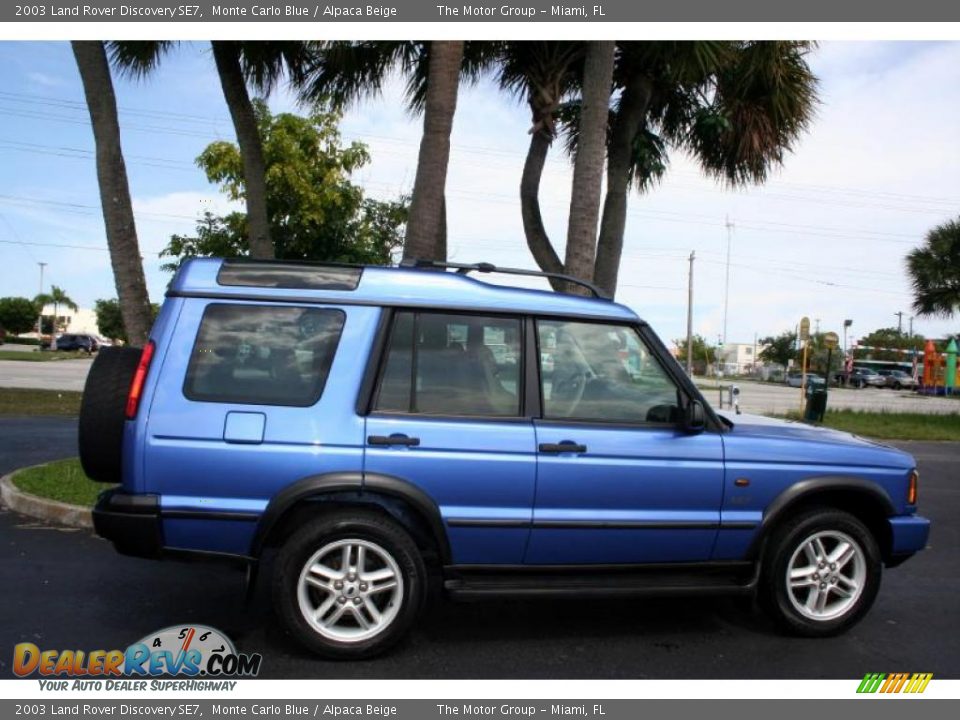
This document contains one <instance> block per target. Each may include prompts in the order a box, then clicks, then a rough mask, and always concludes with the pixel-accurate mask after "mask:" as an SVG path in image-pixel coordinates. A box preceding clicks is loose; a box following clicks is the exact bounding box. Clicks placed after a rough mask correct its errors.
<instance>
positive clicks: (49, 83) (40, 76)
mask: <svg viewBox="0 0 960 720" xmlns="http://www.w3.org/2000/svg"><path fill="white" fill-rule="evenodd" d="M27 79H29V80H30V82H32V83H34V84H36V85H42V86H43V87H59V86H61V85H63V84H64V83H63V79H62V78H59V77H57V76H55V75H48V74H47V73H42V72H36V71H31V72H28V73H27Z"/></svg>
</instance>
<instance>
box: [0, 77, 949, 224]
mask: <svg viewBox="0 0 960 720" xmlns="http://www.w3.org/2000/svg"><path fill="white" fill-rule="evenodd" d="M0 100H5V101H8V102H16V103H20V104H26V105H31V104H33V105H41V106H47V107H55V108H61V109H64V110H68V111H75V112H82V113H84V115H85V113H86V109H87V108H86V104H85V103H84V102H83V101H82V100H72V99H66V98H56V97H50V96H42V95H35V94H29V93H14V92H9V91H0ZM12 112H14V113H17V112H19V113H23V112H25V111H23V110H17V109H13V110H12ZM26 112H29V111H26ZM118 112H119V113H120V114H121V115H132V116H136V117H142V118H147V119H150V120H155V119H157V118H167V119H170V120H173V121H174V122H177V123H186V124H190V125H196V124H198V123H202V124H214V125H226V126H227V127H229V128H231V130H232V123H231V122H230V120H229V118H227V117H226V116H202V115H192V114H188V113H176V112H171V111H169V110H160V109H136V108H130V107H127V106H119V108H118ZM32 117H38V115H37V114H33V115H32ZM39 117H41V118H43V119H55V120H62V121H67V122H74V123H78V124H89V120H88V119H86V118H85V117H84V118H83V119H82V120H77V119H74V118H63V117H56V116H50V115H49V114H46V113H44V114H42V115H39ZM124 128H129V129H136V130H146V131H157V132H172V133H174V134H179V135H187V136H198V137H207V136H208V135H207V134H199V133H197V132H196V131H189V130H184V129H183V128H171V127H170V126H158V125H149V126H142V125H128V124H124ZM344 137H350V134H349V133H347V134H345V135H344ZM361 139H364V140H371V139H372V140H381V141H384V142H388V143H400V144H402V145H403V146H404V148H405V149H406V150H407V151H408V152H409V153H411V154H414V151H415V148H414V147H413V146H412V143H411V141H410V140H409V139H406V138H400V137H395V136H389V135H378V134H372V133H364V134H363V136H362V138H361ZM453 148H454V149H455V150H459V151H463V152H471V153H479V154H483V155H486V156H488V157H496V156H499V157H504V158H509V159H511V160H516V159H519V157H520V156H519V155H518V153H517V152H516V151H512V150H504V149H501V148H493V147H485V146H478V145H466V144H462V143H456V144H454V146H453ZM549 160H550V161H554V160H556V161H557V162H564V164H569V162H568V161H566V160H562V159H561V158H557V157H556V156H553V157H551V158H549ZM674 173H676V174H678V175H680V176H681V177H683V176H686V177H688V178H692V177H696V178H698V179H704V178H705V175H704V174H702V173H701V174H698V173H694V172H690V171H682V170H681V171H674ZM673 186H674V187H679V188H681V189H690V190H695V191H698V192H699V191H717V192H722V189H720V188H704V187H690V186H686V187H685V186H682V185H678V184H676V183H674V184H673ZM777 187H781V188H785V189H786V190H788V191H789V189H790V188H796V189H797V190H800V191H801V192H807V193H809V192H812V193H815V194H816V193H820V194H828V195H829V196H830V197H828V198H811V197H809V196H804V195H798V196H790V195H784V194H780V195H777V194H771V193H770V192H769V190H770V189H774V190H775V189H776V188H777ZM758 189H766V190H767V192H766V195H767V196H768V197H774V198H777V199H788V200H801V201H805V202H820V203H822V202H827V203H828V204H845V203H843V202H841V203H837V202H836V195H838V194H843V195H850V196H855V197H856V198H859V199H861V200H862V199H878V200H882V201H884V203H885V204H883V205H875V204H863V203H861V204H859V205H854V206H855V207H871V208H878V207H879V208H883V209H891V208H890V206H889V201H890V200H903V201H908V202H910V203H911V205H903V206H901V207H897V208H893V209H897V210H902V211H905V212H936V211H952V210H954V209H955V207H956V205H957V204H958V203H960V198H950V197H933V196H924V195H915V194H907V193H891V192H884V191H876V190H865V189H860V188H844V187H838V186H830V185H816V184H811V183H795V182H794V183H791V182H786V181H780V180H770V181H768V182H767V183H766V184H764V185H762V186H758ZM918 202H920V203H925V204H928V205H943V206H944V207H942V208H930V209H923V208H917V207H914V206H913V205H914V204H916V203H918ZM847 204H849V203H847Z"/></svg>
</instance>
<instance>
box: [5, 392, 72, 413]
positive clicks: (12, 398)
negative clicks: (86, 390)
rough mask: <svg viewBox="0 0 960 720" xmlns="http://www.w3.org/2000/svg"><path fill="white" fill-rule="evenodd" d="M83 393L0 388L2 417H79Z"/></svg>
mask: <svg viewBox="0 0 960 720" xmlns="http://www.w3.org/2000/svg"><path fill="white" fill-rule="evenodd" d="M82 394H83V393H78V392H74V391H71V390H33V389H27V388H3V387H0V415H71V416H75V415H79V414H80V397H81V395H82Z"/></svg>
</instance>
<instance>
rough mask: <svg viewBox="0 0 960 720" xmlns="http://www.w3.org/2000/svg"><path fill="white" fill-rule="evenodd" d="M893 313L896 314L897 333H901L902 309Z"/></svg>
mask: <svg viewBox="0 0 960 720" xmlns="http://www.w3.org/2000/svg"><path fill="white" fill-rule="evenodd" d="M894 315H896V316H897V335H903V310H901V311H900V312H895V313H894Z"/></svg>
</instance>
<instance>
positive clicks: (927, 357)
mask: <svg viewBox="0 0 960 720" xmlns="http://www.w3.org/2000/svg"><path fill="white" fill-rule="evenodd" d="M858 351H866V352H868V353H870V352H886V353H894V352H895V353H897V354H898V355H900V356H901V357H902V358H903V359H902V360H873V359H866V358H863V359H861V358H857V359H854V358H853V357H848V359H847V362H848V365H847V367H848V369H849V368H852V367H867V368H870V369H872V370H882V369H891V370H903V371H904V372H907V373H910V374H911V375H913V376H914V378H916V380H917V382H918V383H919V385H918V387H917V392H918V393H922V394H924V395H955V394H960V368H958V367H957V352H958V348H957V341H956V340H955V339H951V340H950V342H949V343H948V344H947V347H946V349H945V350H944V352H938V351H937V347H936V344H935V343H934V341H933V340H927V342H926V344H925V345H924V349H923V350H922V351H920V350H908V349H903V348H882V347H870V346H866V345H860V346H855V347H853V348H852V349H851V354H852V353H854V352H858ZM906 358H910V359H909V360H907V359H906Z"/></svg>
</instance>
